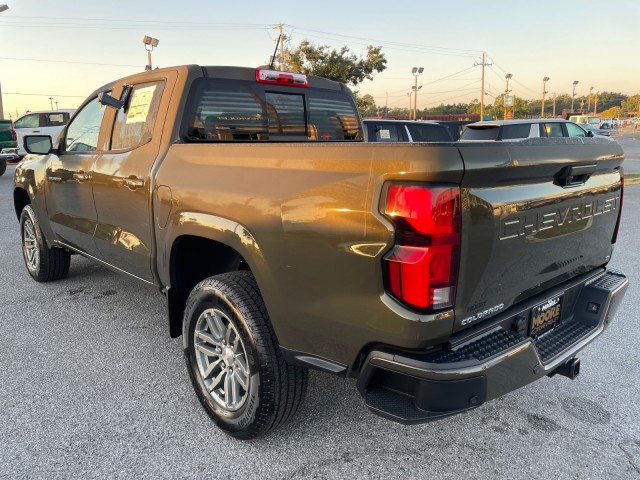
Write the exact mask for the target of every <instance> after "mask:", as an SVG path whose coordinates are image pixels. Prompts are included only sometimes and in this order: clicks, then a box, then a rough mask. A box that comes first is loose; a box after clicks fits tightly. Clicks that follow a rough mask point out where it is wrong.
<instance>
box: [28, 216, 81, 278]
mask: <svg viewBox="0 0 640 480" xmlns="http://www.w3.org/2000/svg"><path fill="white" fill-rule="evenodd" d="M20 233H21V236H22V256H23V257H24V264H25V265H26V267H27V270H28V271H29V275H31V276H32V277H33V278H34V279H35V280H37V281H38V282H50V281H53V280H59V279H61V278H64V277H66V276H67V275H68V274H69V265H70V264H71V254H70V253H69V252H68V251H67V250H64V249H62V248H58V247H53V248H49V246H48V245H47V242H46V241H45V239H44V235H43V234H42V230H41V229H40V225H39V223H38V219H37V218H36V214H35V212H34V211H33V207H32V206H31V205H27V206H26V207H24V208H23V209H22V213H21V214H20Z"/></svg>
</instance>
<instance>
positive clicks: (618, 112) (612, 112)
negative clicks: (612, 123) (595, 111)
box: [599, 107, 622, 118]
mask: <svg viewBox="0 0 640 480" xmlns="http://www.w3.org/2000/svg"><path fill="white" fill-rule="evenodd" d="M599 115H600V116H601V117H604V118H620V117H621V116H622V108H620V107H611V108H607V109H606V110H605V111H604V112H600V113H599Z"/></svg>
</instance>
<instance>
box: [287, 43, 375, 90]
mask: <svg viewBox="0 0 640 480" xmlns="http://www.w3.org/2000/svg"><path fill="white" fill-rule="evenodd" d="M285 68H286V70H289V71H291V72H297V73H305V74H307V75H317V76H319V77H325V78H328V79H330V80H335V81H336V82H342V83H345V84H347V85H352V86H357V85H358V84H360V83H362V82H363V81H365V80H373V76H374V75H375V74H376V73H379V72H382V71H384V70H385V69H386V68H387V59H386V58H384V54H383V53H382V47H374V46H372V45H369V46H368V47H367V55H366V57H362V56H357V55H356V54H354V53H351V52H350V51H349V48H348V47H346V46H344V47H342V48H341V49H340V50H336V49H332V48H330V47H329V46H328V45H314V44H313V43H311V42H309V40H303V41H302V42H301V43H300V45H298V46H297V47H296V48H295V49H294V50H292V51H290V52H289V54H288V55H287V58H286V60H285Z"/></svg>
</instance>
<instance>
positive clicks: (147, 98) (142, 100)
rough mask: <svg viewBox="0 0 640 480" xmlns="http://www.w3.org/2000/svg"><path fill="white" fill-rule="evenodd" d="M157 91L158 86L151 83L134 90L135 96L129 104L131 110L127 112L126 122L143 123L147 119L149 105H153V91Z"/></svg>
mask: <svg viewBox="0 0 640 480" xmlns="http://www.w3.org/2000/svg"><path fill="white" fill-rule="evenodd" d="M155 91H156V86H155V85H151V86H149V87H144V88H140V89H138V90H135V91H134V92H133V98H132V99H131V103H130V104H129V111H128V112H127V120H126V122H125V123H127V124H129V123H141V122H146V121H147V116H148V115H149V107H150V106H151V100H153V93H154V92H155Z"/></svg>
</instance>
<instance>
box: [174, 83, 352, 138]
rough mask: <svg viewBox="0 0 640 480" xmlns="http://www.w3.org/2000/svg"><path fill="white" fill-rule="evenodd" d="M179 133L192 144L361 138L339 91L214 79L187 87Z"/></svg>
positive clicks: (346, 99) (348, 102) (347, 102)
mask: <svg viewBox="0 0 640 480" xmlns="http://www.w3.org/2000/svg"><path fill="white" fill-rule="evenodd" d="M181 132H182V137H183V139H184V140H185V141H187V142H198V143H216V142H243V141H244V142H260V141H286V142H296V141H305V142H306V141H320V142H330V141H339V142H345V141H362V139H363V134H362V129H361V126H360V120H359V117H358V114H357V110H356V106H355V104H354V102H353V100H352V99H351V98H350V97H349V96H348V95H345V94H344V93H341V92H336V91H332V90H325V89H320V88H296V87H280V86H277V85H264V84H261V83H257V82H251V81H246V80H226V79H216V78H200V79H197V80H196V81H195V82H194V83H193V86H192V87H191V91H190V93H189V99H188V102H187V109H186V112H185V117H184V120H183V125H182V129H181Z"/></svg>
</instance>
